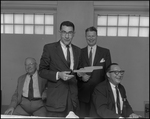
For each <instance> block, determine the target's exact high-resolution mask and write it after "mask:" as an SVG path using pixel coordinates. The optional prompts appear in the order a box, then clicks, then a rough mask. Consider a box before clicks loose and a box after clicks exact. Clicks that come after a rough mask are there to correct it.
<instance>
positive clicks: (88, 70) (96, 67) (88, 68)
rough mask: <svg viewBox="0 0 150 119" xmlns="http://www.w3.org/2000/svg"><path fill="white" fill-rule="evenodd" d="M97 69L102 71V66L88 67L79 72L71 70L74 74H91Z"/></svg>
mask: <svg viewBox="0 0 150 119" xmlns="http://www.w3.org/2000/svg"><path fill="white" fill-rule="evenodd" d="M98 69H103V67H102V66H90V67H84V68H81V69H79V70H73V72H74V73H77V72H83V73H86V72H93V70H98Z"/></svg>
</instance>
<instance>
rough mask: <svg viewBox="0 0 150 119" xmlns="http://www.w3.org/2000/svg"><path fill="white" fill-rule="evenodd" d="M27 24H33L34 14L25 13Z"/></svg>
mask: <svg viewBox="0 0 150 119" xmlns="http://www.w3.org/2000/svg"><path fill="white" fill-rule="evenodd" d="M24 16H25V24H33V15H32V14H25V15H24Z"/></svg>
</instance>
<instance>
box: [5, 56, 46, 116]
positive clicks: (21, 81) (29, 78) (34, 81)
mask: <svg viewBox="0 0 150 119" xmlns="http://www.w3.org/2000/svg"><path fill="white" fill-rule="evenodd" d="M25 69H26V72H27V73H26V74H24V75H22V76H20V77H19V78H18V84H17V89H16V91H15V93H14V95H13V96H12V100H11V104H10V105H9V108H8V109H7V110H6V111H5V114H10V115H12V114H13V115H25V116H32V115H34V116H43V117H44V116H46V109H45V107H44V103H43V100H42V93H43V92H44V91H45V87H46V82H47V81H46V80H45V79H43V78H41V77H39V75H38V71H37V64H36V60H35V59H34V58H31V57H28V58H26V60H25Z"/></svg>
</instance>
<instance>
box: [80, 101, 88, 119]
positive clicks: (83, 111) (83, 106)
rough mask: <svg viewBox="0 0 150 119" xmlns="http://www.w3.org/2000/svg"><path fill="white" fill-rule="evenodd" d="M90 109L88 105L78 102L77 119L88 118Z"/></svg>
mask: <svg viewBox="0 0 150 119" xmlns="http://www.w3.org/2000/svg"><path fill="white" fill-rule="evenodd" d="M90 107H91V106H90V103H85V102H81V101H80V109H79V111H78V115H79V117H89V114H90Z"/></svg>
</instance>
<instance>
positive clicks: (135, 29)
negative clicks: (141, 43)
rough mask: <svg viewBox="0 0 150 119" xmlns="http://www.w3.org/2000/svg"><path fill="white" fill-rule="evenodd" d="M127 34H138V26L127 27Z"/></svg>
mask: <svg viewBox="0 0 150 119" xmlns="http://www.w3.org/2000/svg"><path fill="white" fill-rule="evenodd" d="M129 36H138V28H131V27H129Z"/></svg>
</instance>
